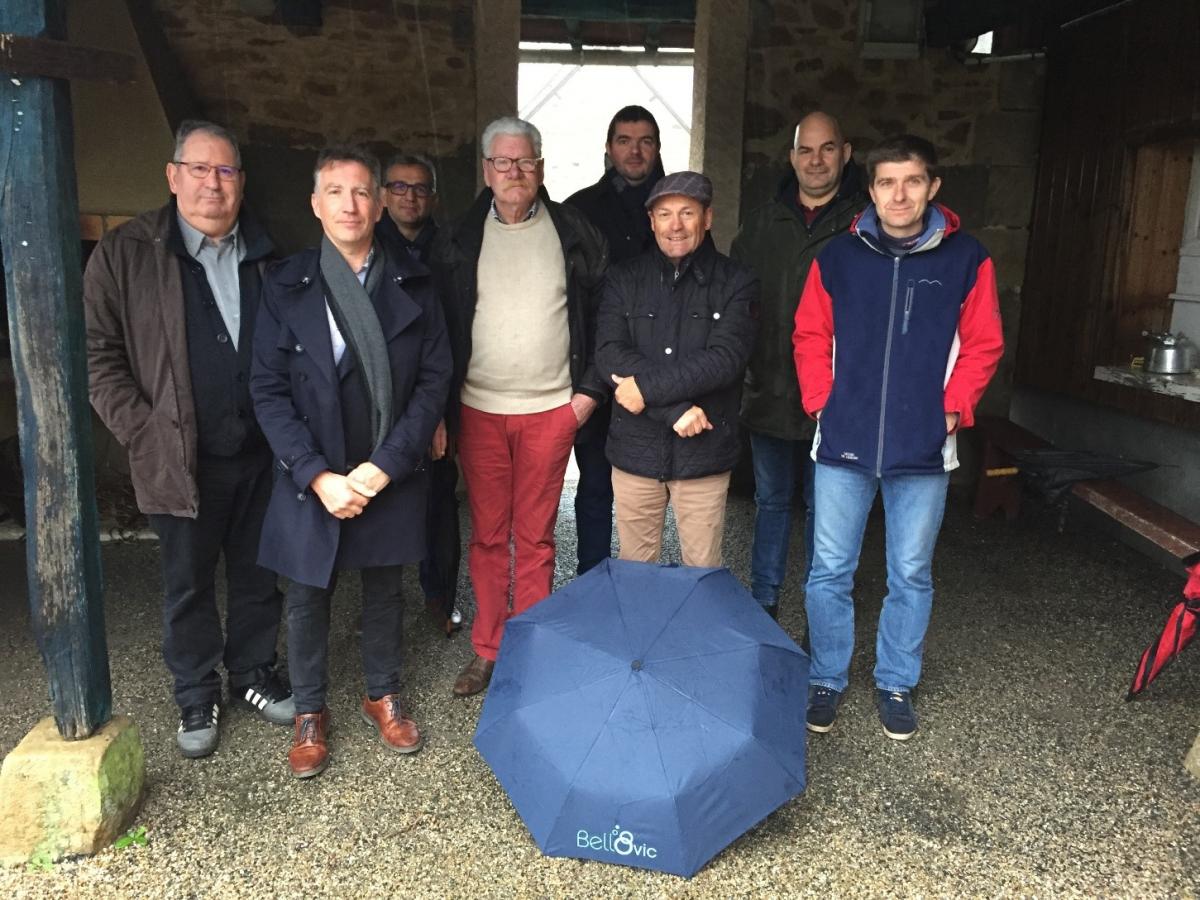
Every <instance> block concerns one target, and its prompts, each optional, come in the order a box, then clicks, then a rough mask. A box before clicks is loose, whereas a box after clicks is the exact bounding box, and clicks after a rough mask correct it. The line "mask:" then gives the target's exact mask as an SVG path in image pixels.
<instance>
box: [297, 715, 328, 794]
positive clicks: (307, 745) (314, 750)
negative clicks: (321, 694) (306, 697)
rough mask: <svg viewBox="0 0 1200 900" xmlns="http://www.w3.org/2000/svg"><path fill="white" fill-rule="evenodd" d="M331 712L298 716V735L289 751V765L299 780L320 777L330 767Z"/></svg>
mask: <svg viewBox="0 0 1200 900" xmlns="http://www.w3.org/2000/svg"><path fill="white" fill-rule="evenodd" d="M328 734H329V710H328V709H323V710H321V711H320V712H319V713H305V714H304V715H300V716H296V734H295V736H294V737H293V738H292V749H291V750H289V751H288V765H289V766H291V767H292V774H293V775H295V776H296V777H297V778H312V777H313V776H314V775H320V774H321V773H322V772H324V771H325V767H326V766H327V765H329V745H328V744H327V743H326V737H327V735H328Z"/></svg>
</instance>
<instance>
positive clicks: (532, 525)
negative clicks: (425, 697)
mask: <svg viewBox="0 0 1200 900" xmlns="http://www.w3.org/2000/svg"><path fill="white" fill-rule="evenodd" d="M541 145H542V138H541V135H540V134H539V133H538V130H537V129H536V128H535V127H534V126H533V125H531V124H530V123H529V122H525V121H523V120H521V119H517V118H513V117H505V118H501V119H497V120H496V121H494V122H492V123H491V124H490V125H488V126H487V128H485V129H484V132H483V136H482V140H481V148H482V151H483V153H482V155H483V159H482V166H483V179H484V181H485V182H486V184H487V187H486V188H485V189H484V191H483V192H482V193H480V195H479V197H478V198H477V199H476V201H475V203H474V205H473V206H472V207H471V209H469V210H468V211H467V213H466V214H465V215H464V216H463V217H462V218H461V219H459V220H458V221H457V222H455V223H454V224H453V225H451V226H448V227H447V228H446V229H445V230H444V231H443V232H442V234H440V235H439V236H438V242H437V246H436V247H435V249H434V254H433V265H434V269H435V271H436V273H437V276H438V283H439V288H440V293H441V299H442V303H443V304H444V305H445V309H446V324H447V329H448V331H449V333H450V342H451V349H452V351H453V354H454V381H453V384H452V386H451V394H450V426H451V431H452V432H454V433H456V434H457V437H458V447H459V460H460V461H461V463H462V469H463V476H464V477H465V478H466V482H467V496H468V500H469V502H470V507H471V541H470V546H469V551H468V566H469V568H470V572H471V582H472V584H473V585H474V588H475V599H476V603H477V611H476V614H475V622H474V625H473V627H472V629H471V643H472V644H473V646H474V650H475V654H474V656H473V657H472V658H471V660H470V661H469V662H468V663H467V665H466V667H465V668H464V669H463V670H462V672H461V673H460V674H459V677H458V679H457V680H456V681H455V683H454V693H455V694H456V695H457V696H467V695H470V694H477V693H479V692H480V691H482V690H483V689H484V688H486V687H487V685H488V682H489V681H490V680H491V675H492V667H493V666H494V664H495V660H496V653H497V650H498V649H499V646H500V639H501V637H502V635H503V632H504V623H505V621H506V620H507V619H508V616H509V615H510V612H509V607H510V602H511V610H512V611H511V614H512V615H516V614H518V613H520V612H523V611H524V610H525V609H528V608H529V607H530V606H532V605H533V604H534V603H536V602H538V601H539V600H541V599H543V598H544V597H545V596H546V595H548V594H549V593H550V587H551V582H552V579H553V576H554V555H555V544H554V521H555V517H556V515H557V512H558V501H559V496H560V494H561V493H562V483H563V476H564V474H565V473H566V467H567V459H568V457H569V456H570V453H571V446H572V444H573V443H574V440H575V433H576V431H577V429H578V428H579V427H580V426H581V425H582V424H583V423H584V422H586V421H587V420H588V417H589V416H591V414H592V412H593V411H594V410H595V408H596V405H597V404H598V403H599V402H600V401H601V400H603V399H604V397H605V394H606V391H607V388H606V386H605V384H604V382H603V380H602V379H600V377H599V376H598V375H597V373H596V371H595V369H594V368H593V366H592V364H591V360H592V354H593V350H594V343H595V323H596V307H597V305H598V303H599V299H600V298H599V293H600V289H601V285H602V282H603V276H604V270H605V267H606V265H607V259H608V250H607V245H606V243H605V241H604V238H603V237H602V236H601V235H600V233H599V232H598V231H596V229H595V228H594V227H592V225H590V224H589V223H588V222H587V220H586V219H585V218H584V216H583V215H582V214H581V213H580V212H579V211H578V210H576V209H574V208H572V207H569V206H563V205H560V204H558V203H554V202H553V201H551V200H550V199H549V197H547V196H546V195H545V192H544V191H542V190H541V187H542V178H543V167H542V158H541V153H542V146H541ZM510 544H511V546H513V547H515V560H514V557H513V552H512V551H511V550H510V549H509V548H510ZM510 571H511V572H512V573H513V574H512V577H511V579H510Z"/></svg>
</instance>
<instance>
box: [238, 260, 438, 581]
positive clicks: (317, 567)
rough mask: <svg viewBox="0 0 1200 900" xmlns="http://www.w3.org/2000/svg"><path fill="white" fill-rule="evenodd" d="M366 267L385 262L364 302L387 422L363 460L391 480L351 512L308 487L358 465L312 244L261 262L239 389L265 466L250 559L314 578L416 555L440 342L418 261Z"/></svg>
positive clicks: (434, 306)
mask: <svg viewBox="0 0 1200 900" xmlns="http://www.w3.org/2000/svg"><path fill="white" fill-rule="evenodd" d="M374 264H375V265H380V264H382V265H384V266H386V268H385V269H384V273H383V278H382V279H381V280H380V282H379V284H378V286H377V287H376V289H375V292H374V294H373V295H372V297H371V301H372V303H373V304H374V306H375V312H376V314H377V315H378V316H379V323H380V325H381V326H382V327H383V336H384V340H386V341H387V347H388V356H389V358H390V360H391V369H392V396H393V408H394V410H395V416H396V420H395V425H394V426H393V428H392V430H391V432H390V433H389V434H388V436H387V437H386V438H385V439H384V441H383V443H381V444H380V446H379V448H378V449H376V450H375V451H374V452H373V453H372V454H371V456H370V459H369V461H370V462H372V463H374V464H375V465H377V466H378V467H379V468H380V469H382V470H383V471H384V472H386V473H387V474H388V476H389V477H390V478H391V482H390V483H389V484H388V485H387V487H385V488H384V489H383V490H382V491H380V492H379V494H378V496H376V497H374V498H373V499H372V500H371V501H370V502H369V503H368V504H367V506H366V509H365V510H364V511H363V514H362V515H361V516H359V517H357V518H355V519H349V520H345V521H341V520H338V519H336V518H334V516H333V515H332V514H330V513H329V512H328V511H327V510H326V509H325V506H324V504H322V503H321V500H320V498H319V497H318V496H317V495H316V494H315V493H314V492H313V491H312V490H311V489H310V487H309V485H310V483H311V482H312V480H313V478H314V477H316V476H317V475H319V474H320V473H321V472H324V471H326V470H329V471H332V472H336V473H338V474H342V475H344V474H346V473H347V472H348V471H349V470H350V469H352V468H353V467H354V466H355V465H357V464H358V463H361V462H364V460H361V459H356V460H348V459H346V448H345V444H346V436H345V433H344V427H343V420H342V402H341V392H340V388H339V385H340V379H339V375H338V371H337V369H336V367H335V365H334V361H333V343H332V340H331V338H330V334H329V319H328V316H327V314H326V305H325V291H324V287H323V282H322V280H321V277H320V253H319V252H318V251H317V250H305V251H303V252H301V253H298V254H296V255H295V256H291V257H288V258H287V259H286V260H284V261H283V262H281V263H279V264H278V265H276V266H274V267H272V268H271V269H269V270H268V271H267V275H266V278H265V280H264V284H263V297H262V302H261V304H260V306H259V314H258V322H257V326H256V329H255V333H254V364H253V368H252V370H251V376H250V392H251V396H252V397H253V399H254V410H255V413H256V414H257V416H258V422H259V425H260V426H261V427H262V430H263V433H264V434H265V435H266V436H267V441H268V442H269V443H270V445H271V451H272V453H273V454H274V456H275V467H276V476H275V485H274V489H273V491H272V494H271V501H270V505H269V506H268V508H267V515H266V521H265V522H264V523H263V530H262V541H261V543H260V545H259V553H258V563H259V565H261V566H264V567H265V568H268V569H271V570H272V571H275V572H278V573H279V574H281V575H285V576H287V577H288V578H291V579H292V580H294V581H299V582H301V583H302V584H308V585H313V586H316V587H325V586H327V585H328V584H329V583H330V581H331V579H332V576H333V573H334V570H335V566H336V568H368V567H375V566H388V565H402V564H405V563H412V562H416V561H418V560H420V559H422V558H423V557H424V555H425V503H426V495H427V493H428V474H427V471H426V465H425V459H426V455H427V452H428V449H429V444H430V440H431V439H432V437H433V431H434V429H435V428H436V427H437V423H438V421H439V420H440V419H441V417H442V413H443V411H444V410H445V406H446V396H447V393H448V392H449V388H450V376H451V370H452V363H451V358H450V343H449V340H448V339H447V337H446V325H445V321H444V319H443V316H442V308H441V304H440V303H438V301H437V298H436V295H435V292H434V287H433V279H432V277H431V276H430V273H429V270H428V269H427V268H425V266H424V265H423V264H422V263H420V262H418V261H417V260H415V259H413V258H411V257H408V255H407V254H402V255H401V254H396V255H391V254H388V253H386V252H384V254H383V259H382V260H381V261H380V260H377V261H376V262H375V263H374ZM347 352H350V351H349V350H347ZM351 540H352V541H353V546H352V547H341V548H339V545H340V544H341V543H342V542H349V541H351ZM339 549H340V551H341V552H339ZM347 550H352V552H350V553H347V552H346V551H347ZM349 559H352V560H353V563H352V564H346V563H345V561H346V560H349Z"/></svg>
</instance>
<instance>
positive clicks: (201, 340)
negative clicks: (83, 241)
mask: <svg viewBox="0 0 1200 900" xmlns="http://www.w3.org/2000/svg"><path fill="white" fill-rule="evenodd" d="M166 175H167V184H168V186H169V187H170V189H171V193H172V194H173V195H174V196H173V197H172V199H171V202H170V203H168V204H167V205H166V206H164V207H162V208H161V209H158V210H154V211H152V212H147V213H143V214H142V215H140V216H138V217H137V218H135V219H133V220H132V221H130V222H127V223H126V224H124V225H122V226H120V227H119V228H117V229H115V230H113V231H110V232H109V233H108V234H106V235H105V236H104V237H103V238H102V239H101V241H100V244H99V246H98V247H97V248H96V250H95V252H93V254H92V256H91V259H89V260H88V265H87V271H86V273H85V274H84V311H85V313H86V316H87V343H88V366H89V369H90V378H91V400H92V405H93V406H94V407H95V408H96V412H97V414H98V415H99V416H100V418H101V420H102V421H103V422H104V424H105V425H106V426H107V427H108V429H109V430H110V431H111V432H112V433H113V435H114V436H115V437H116V438H117V440H118V441H119V442H120V443H121V445H122V446H123V447H125V449H126V450H127V451H128V452H129V469H130V476H131V478H132V480H133V487H134V492H135V494H136V496H137V502H138V508H139V509H140V510H141V511H142V512H144V513H146V514H147V516H148V517H149V520H150V527H151V528H153V529H154V531H155V533H156V534H157V535H158V538H159V548H160V551H161V556H162V570H163V581H164V587H165V596H164V600H163V658H164V659H165V661H166V664H167V668H168V669H169V670H170V672H171V674H172V675H173V676H174V679H175V702H176V703H177V704H178V705H179V708H180V721H179V729H178V732H177V735H176V740H177V742H178V744H179V748H180V751H181V752H182V753H183V755H184V756H186V757H199V756H207V755H208V754H210V753H212V752H213V750H215V749H216V746H217V737H218V728H217V726H218V721H219V718H220V710H221V706H222V700H221V677H220V675H219V674H218V673H217V667H218V666H219V665H221V664H222V663H223V664H224V667H225V671H226V673H227V675H228V678H229V689H230V691H229V692H230V696H231V699H232V700H233V702H234V703H235V704H237V705H241V706H245V707H247V708H249V709H252V710H254V711H256V712H258V713H259V714H261V715H262V716H263V717H264V718H266V719H267V720H268V721H270V722H274V723H276V724H290V723H291V721H292V717H293V714H294V705H293V702H292V698H291V691H290V690H289V688H288V687H287V685H286V684H285V683H283V682H282V681H280V679H279V678H277V677H276V674H275V669H274V666H275V643H276V638H277V636H278V632H279V615H280V609H281V598H280V595H279V593H278V591H277V590H276V586H275V576H274V574H273V573H271V572H270V571H268V570H267V569H264V568H261V567H259V566H258V565H257V564H256V561H255V556H256V554H257V553H258V541H259V532H260V530H261V528H262V522H263V515H264V513H265V511H266V507H267V500H268V498H269V497H270V493H271V479H272V474H271V454H270V450H269V449H268V448H267V444H266V441H265V440H264V438H263V434H262V431H260V430H259V427H258V425H257V424H256V423H255V419H254V411H253V409H252V407H251V403H250V392H249V385H248V378H249V372H250V356H251V346H252V344H253V340H254V323H255V317H256V314H257V310H258V302H259V293H260V290H261V284H262V270H263V267H264V265H265V261H266V260H267V259H268V258H269V257H270V256H271V255H272V254H273V248H272V245H271V241H270V239H269V238H268V237H267V235H266V233H265V232H264V231H263V230H262V229H261V228H260V227H259V226H258V224H257V222H256V221H255V220H254V219H253V217H251V216H249V215H248V214H247V213H246V211H245V209H244V208H243V206H242V190H243V188H244V187H245V181H246V176H245V173H244V172H243V171H242V169H241V156H240V155H239V153H238V148H237V142H236V141H235V140H234V138H233V136H232V135H231V134H230V133H229V132H228V131H226V130H225V129H224V128H221V127H220V126H218V125H214V124H213V123H211V122H197V121H188V122H184V123H183V124H182V125H181V126H180V128H179V132H178V134H177V135H176V140H175V154H174V156H173V157H172V158H171V161H170V162H169V163H167V167H166ZM222 554H224V557H225V575H226V584H227V600H226V623H225V625H226V627H225V631H226V633H225V634H222V630H221V618H220V614H219V612H218V609H217V596H216V584H215V580H216V568H217V561H218V558H219V557H220V556H221V555H222Z"/></svg>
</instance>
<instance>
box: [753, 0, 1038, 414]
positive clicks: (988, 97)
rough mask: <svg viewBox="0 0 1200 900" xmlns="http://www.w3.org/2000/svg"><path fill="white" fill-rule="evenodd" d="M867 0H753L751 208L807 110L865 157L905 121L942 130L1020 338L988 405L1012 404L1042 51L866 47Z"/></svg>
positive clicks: (767, 189) (905, 127) (964, 211)
mask: <svg viewBox="0 0 1200 900" xmlns="http://www.w3.org/2000/svg"><path fill="white" fill-rule="evenodd" d="M858 5H859V4H858V3H857V2H854V0H846V2H841V0H770V2H768V0H751V32H750V47H749V53H748V57H747V62H746V66H747V72H746V116H745V136H744V162H743V165H744V169H743V184H742V188H743V189H742V210H743V211H746V210H748V209H751V208H753V207H754V206H756V205H758V204H759V203H762V202H763V201H764V200H766V199H767V198H768V197H769V196H770V195H771V194H772V193H773V192H774V190H775V189H776V187H777V186H778V183H779V180H780V179H781V178H782V176H783V174H784V173H785V172H786V167H787V151H788V148H789V147H790V142H791V139H792V130H793V128H794V126H795V122H796V119H798V118H799V117H800V116H802V115H803V114H804V113H805V112H807V111H810V110H813V109H825V110H827V111H829V112H831V113H833V114H834V115H836V116H837V117H838V118H839V119H840V120H841V122H842V127H843V129H844V131H845V133H846V137H847V138H848V139H849V140H850V141H851V142H852V144H853V145H854V149H855V156H856V158H857V159H859V160H860V161H861V159H862V158H863V157H864V155H865V152H866V151H867V150H869V149H870V148H871V147H872V146H873V145H874V144H875V143H877V142H878V141H879V140H881V139H882V138H884V137H886V136H888V135H891V134H894V133H897V132H901V131H909V132H913V133H916V134H920V135H922V136H924V137H927V138H928V139H930V140H931V141H933V143H934V145H935V146H936V147H937V148H938V152H939V155H940V158H941V162H942V164H943V169H944V170H943V173H942V174H943V187H942V192H941V194H940V195H939V199H940V200H942V201H944V202H945V203H946V204H947V205H949V206H950V207H951V208H953V209H954V210H955V211H956V212H957V213H959V215H960V216H961V217H962V219H963V224H964V227H965V228H966V229H967V230H968V231H970V232H972V233H973V234H974V235H975V236H976V237H978V238H979V239H980V240H981V241H983V243H984V244H985V245H986V246H987V247H988V249H989V250H990V251H991V253H992V256H993V257H994V259H995V263H996V270H997V277H998V280H999V283H1000V291H1001V308H1002V313H1003V316H1004V325H1005V334H1006V336H1007V341H1008V349H1007V352H1006V353H1005V359H1004V362H1003V363H1002V366H1001V370H1000V372H999V374H998V375H997V377H996V379H995V380H994V381H993V385H992V387H991V389H989V391H988V394H987V396H986V397H985V398H984V403H983V405H982V411H984V412H995V413H1001V414H1003V413H1005V412H1007V409H1008V404H1009V400H1010V398H1011V393H1012V375H1011V373H1012V358H1013V351H1014V349H1015V345H1016V336H1017V322H1018V320H1019V317H1020V297H1021V281H1022V279H1023V277H1024V272H1025V252H1026V247H1027V245H1028V242H1029V224H1030V217H1031V214H1032V210H1033V190H1034V175H1035V165H1036V160H1037V147H1038V137H1039V131H1040V122H1041V108H1042V82H1043V66H1042V63H1041V62H1040V61H1032V60H1030V61H1018V62H998V63H992V64H984V65H978V64H969V63H967V62H964V61H963V60H962V59H961V58H960V57H956V56H955V55H954V54H952V53H951V52H949V51H946V50H931V49H923V50H922V51H921V56H920V58H919V59H911V60H905V59H886V60H883V59H861V58H860V56H859V42H858V22H859V10H858ZM972 62H974V61H972Z"/></svg>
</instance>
